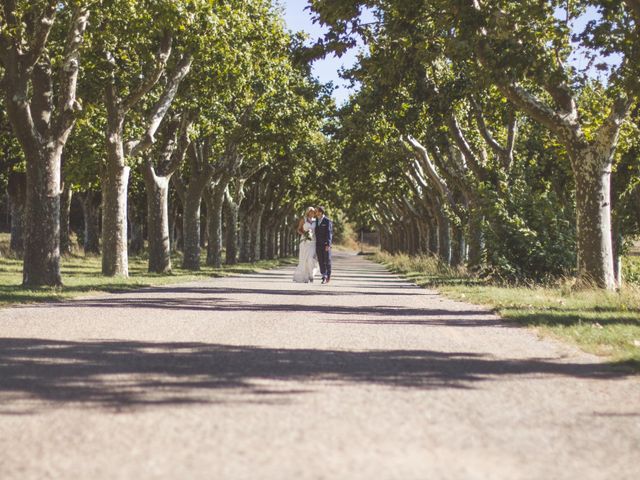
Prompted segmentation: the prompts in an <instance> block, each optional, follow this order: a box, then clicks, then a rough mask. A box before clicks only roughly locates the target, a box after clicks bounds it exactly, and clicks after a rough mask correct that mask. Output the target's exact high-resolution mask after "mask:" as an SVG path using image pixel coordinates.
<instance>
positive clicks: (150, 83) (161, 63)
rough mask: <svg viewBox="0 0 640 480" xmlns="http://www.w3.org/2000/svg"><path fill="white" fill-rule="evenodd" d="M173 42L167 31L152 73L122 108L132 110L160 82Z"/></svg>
mask: <svg viewBox="0 0 640 480" xmlns="http://www.w3.org/2000/svg"><path fill="white" fill-rule="evenodd" d="M172 44H173V37H172V36H171V34H170V33H169V32H168V31H167V32H165V33H164V35H163V37H162V41H161V42H160V50H159V52H158V57H157V59H156V66H155V69H154V71H153V72H152V73H151V75H150V76H149V77H148V78H147V80H146V81H145V82H143V83H142V85H140V86H139V87H138V89H137V90H135V91H134V92H132V93H131V94H130V95H129V96H128V97H127V98H126V99H125V100H124V101H123V102H122V109H123V111H124V112H125V113H126V112H128V111H129V110H131V109H132V108H133V107H134V106H135V105H136V104H137V103H138V102H139V101H140V100H141V99H142V98H143V97H144V96H145V95H146V94H147V93H149V92H150V91H151V89H152V88H153V87H154V86H155V85H156V83H158V81H159V80H160V77H162V74H163V73H164V71H165V69H166V67H167V62H168V61H169V57H170V56H171V46H172Z"/></svg>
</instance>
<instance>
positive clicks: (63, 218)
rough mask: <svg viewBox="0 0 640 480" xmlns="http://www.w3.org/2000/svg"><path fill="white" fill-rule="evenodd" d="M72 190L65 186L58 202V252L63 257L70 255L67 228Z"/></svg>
mask: <svg viewBox="0 0 640 480" xmlns="http://www.w3.org/2000/svg"><path fill="white" fill-rule="evenodd" d="M72 198H73V190H71V188H70V187H69V186H68V185H65V187H64V190H62V197H61V200H60V252H61V253H62V254H63V255H68V254H70V253H71V250H72V248H71V229H70V227H69V214H70V213H71V199H72Z"/></svg>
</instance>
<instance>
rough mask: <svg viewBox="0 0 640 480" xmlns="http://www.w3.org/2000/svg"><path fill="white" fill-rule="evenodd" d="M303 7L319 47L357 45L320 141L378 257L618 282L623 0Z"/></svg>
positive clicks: (631, 168) (631, 162)
mask: <svg viewBox="0 0 640 480" xmlns="http://www.w3.org/2000/svg"><path fill="white" fill-rule="evenodd" d="M311 3H312V4H313V6H314V8H315V10H316V11H317V13H318V18H319V20H320V21H321V22H323V23H325V24H326V25H328V26H329V27H330V29H331V30H330V32H329V34H328V35H327V36H326V37H325V39H324V40H323V42H321V43H319V44H318V45H317V47H316V48H318V50H319V51H324V50H327V49H330V50H333V51H335V52H341V51H344V49H345V48H347V47H349V46H351V45H353V44H355V43H356V41H357V40H358V38H362V39H364V41H365V42H366V43H367V50H366V52H365V53H364V54H363V55H361V57H360V61H359V62H358V64H357V65H356V66H355V67H354V68H353V69H352V70H351V71H350V72H348V76H349V77H350V78H351V79H352V80H353V81H354V82H357V83H359V84H360V86H361V89H360V91H359V93H358V94H357V95H355V96H354V97H352V99H351V101H350V102H349V104H348V105H346V106H345V107H344V108H343V109H342V111H341V113H340V125H339V127H338V128H337V129H336V132H335V138H336V141H337V142H338V144H339V146H340V148H341V151H342V161H341V163H342V172H343V176H344V178H345V180H346V182H345V185H346V186H348V192H349V195H350V198H351V201H350V204H351V209H352V210H351V214H352V215H358V216H359V218H365V219H366V221H368V222H369V223H371V224H372V225H375V226H376V228H378V229H379V230H380V232H381V234H382V241H383V246H384V247H385V248H386V249H388V250H391V251H406V252H410V253H422V252H430V253H434V254H437V255H439V256H440V257H441V258H442V260H443V261H445V262H447V263H449V264H451V265H462V264H464V263H466V264H467V265H468V266H469V267H470V268H472V269H475V270H478V271H481V272H484V273H485V274H488V275H489V274H492V275H497V276H500V277H502V278H512V279H518V278H519V279H522V278H528V279H537V280H540V279H543V278H545V277H548V276H555V275H566V274H572V273H575V274H577V276H578V277H579V279H580V280H581V281H583V282H589V283H595V284H596V285H597V286H599V287H601V288H606V289H613V288H615V287H616V285H619V284H620V281H621V279H620V268H619V258H620V256H621V254H622V253H623V251H624V248H625V244H626V243H625V242H627V243H628V242H629V241H630V240H631V239H632V238H633V236H634V235H637V234H638V233H639V232H640V189H639V188H638V185H639V183H640V181H639V179H640V140H639V139H640V136H639V135H638V134H639V133H640V132H639V129H640V127H639V125H640V112H639V110H638V96H639V94H640V88H639V83H638V79H639V78H640V25H639V23H640V3H639V2H638V1H637V0H625V1H621V2H610V1H597V0H575V1H571V2H567V1H564V0H563V1H556V0H546V1H540V0H531V1H528V0H523V1H518V2H513V1H507V0H492V1H483V0H465V1H457V0H455V1H452V0H430V1H425V2H422V1H420V2H415V1H411V2H409V1H404V0H313V1H312V2H311ZM365 8H368V9H369V11H368V12H369V13H368V16H373V17H374V20H373V21H366V20H363V18H366V16H365V15H363V11H364V10H363V9H365ZM314 53H315V52H311V54H312V55H313V54H314ZM346 186H345V188H347V187H346Z"/></svg>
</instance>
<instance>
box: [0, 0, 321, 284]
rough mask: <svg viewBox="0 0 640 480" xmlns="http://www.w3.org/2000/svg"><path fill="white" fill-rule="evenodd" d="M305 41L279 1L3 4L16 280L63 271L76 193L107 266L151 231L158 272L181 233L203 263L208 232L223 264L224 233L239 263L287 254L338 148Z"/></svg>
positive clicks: (119, 270) (89, 236) (1, 58)
mask: <svg viewBox="0 0 640 480" xmlns="http://www.w3.org/2000/svg"><path fill="white" fill-rule="evenodd" d="M302 41H303V40H302V38H300V37H299V36H296V35H292V34H290V33H288V32H287V31H286V29H285V27H284V24H283V21H282V19H281V18H280V15H279V12H278V11H277V9H276V8H274V5H273V4H272V2H271V1H270V0H253V1H251V2H246V1H242V0H219V1H215V2H211V1H208V0H185V1H181V2H175V1H169V0H153V1H149V0H92V1H88V0H87V1H85V0H77V1H66V2H60V1H57V0H56V1H54V0H35V1H33V0H31V1H26V0H25V1H8V0H7V1H3V2H1V8H0V62H1V73H2V83H1V93H2V99H3V108H2V110H1V111H0V114H1V118H0V122H1V129H2V130H1V132H0V142H1V143H2V149H3V152H2V153H3V160H2V165H0V167H2V170H3V174H4V175H5V176H6V177H7V178H8V181H9V194H10V198H11V209H12V210H11V212H12V246H13V248H14V249H16V250H19V251H20V253H21V254H22V255H23V258H24V269H23V284H24V285H25V286H29V287H32V286H41V285H60V284H61V283H62V278H61V271H60V255H61V251H62V252H63V253H64V252H65V251H68V250H69V248H70V246H69V245H70V240H69V217H70V215H69V212H70V205H71V202H72V198H74V196H75V198H77V199H78V201H79V203H80V204H81V206H82V210H83V214H84V215H83V216H84V230H83V234H82V235H81V236H82V241H83V243H84V247H85V250H86V251H88V252H95V253H98V252H100V253H101V254H102V272H103V274H104V275H109V276H113V275H123V276H126V275H128V254H129V251H130V250H133V251H139V250H140V248H141V247H142V245H143V244H144V239H145V238H146V241H147V243H148V255H149V270H150V271H152V272H159V273H163V272H168V271H169V270H170V269H171V251H172V249H174V248H175V247H176V246H180V247H181V249H182V250H183V256H182V258H183V261H182V262H183V263H182V266H183V267H184V268H187V269H194V270H195V269H198V268H200V261H201V260H200V259H201V248H202V246H203V245H206V247H207V257H206V259H207V260H206V261H207V263H208V264H210V265H214V266H219V265H220V264H221V263H222V262H223V256H222V252H223V249H225V247H226V262H227V263H230V264H232V263H235V262H236V261H238V259H241V260H246V261H254V260H257V259H259V258H262V257H264V256H268V257H273V256H275V255H277V254H282V255H289V254H291V253H292V252H293V251H294V249H295V242H294V238H293V232H294V229H293V227H292V225H293V224H294V223H295V222H294V220H293V218H292V217H293V214H294V212H296V211H298V210H299V209H301V207H302V205H303V204H304V202H306V201H308V200H310V199H311V198H313V199H314V200H317V198H318V196H322V195H323V192H318V189H317V188H315V187H316V186H317V185H318V184H321V183H322V182H317V181H315V180H316V179H317V178H318V168H317V165H319V164H324V163H325V161H324V160H325V159H327V158H329V156H330V149H331V144H330V142H328V141H327V138H326V136H325V135H324V134H323V133H322V130H323V128H324V126H325V122H326V118H327V116H328V112H329V110H330V109H331V108H332V102H331V100H330V97H329V94H330V91H329V90H328V89H327V87H325V86H322V85H320V84H318V83H317V81H315V80H314V79H313V78H312V77H311V75H310V71H309V67H308V65H306V64H305V63H304V62H302V61H301V58H300V55H299V52H300V49H301V44H302ZM331 174H332V172H331V171H326V169H325V171H324V173H321V175H331ZM203 200H204V208H203ZM170 212H171V214H170ZM203 218H204V221H205V225H206V228H205V229H203V228H201V224H202V221H203ZM223 226H224V227H225V231H224V233H225V235H224V237H223ZM203 230H204V231H203Z"/></svg>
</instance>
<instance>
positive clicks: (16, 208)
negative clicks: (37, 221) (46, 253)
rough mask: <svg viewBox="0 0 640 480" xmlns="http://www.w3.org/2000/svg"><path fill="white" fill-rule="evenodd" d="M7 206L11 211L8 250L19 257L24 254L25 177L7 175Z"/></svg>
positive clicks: (20, 174)
mask: <svg viewBox="0 0 640 480" xmlns="http://www.w3.org/2000/svg"><path fill="white" fill-rule="evenodd" d="M8 190H9V205H10V209H11V239H10V241H9V248H10V249H11V251H12V252H13V253H14V254H15V255H17V256H18V257H21V256H22V254H23V252H24V214H25V209H26V202H27V176H26V175H25V174H24V173H19V172H12V173H11V174H10V175H9V184H8Z"/></svg>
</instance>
